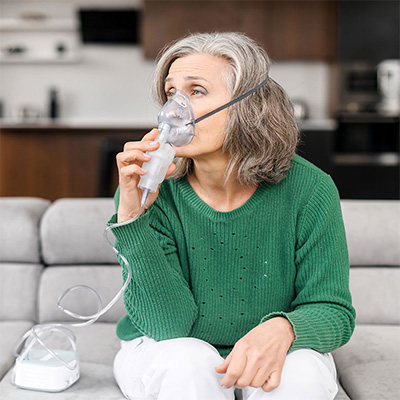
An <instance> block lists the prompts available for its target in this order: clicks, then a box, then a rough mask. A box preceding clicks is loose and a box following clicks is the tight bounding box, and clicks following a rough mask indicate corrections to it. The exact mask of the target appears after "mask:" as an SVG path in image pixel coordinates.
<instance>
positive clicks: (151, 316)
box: [108, 191, 197, 340]
mask: <svg viewBox="0 0 400 400" xmlns="http://www.w3.org/2000/svg"><path fill="white" fill-rule="evenodd" d="M118 198H119V193H118V191H117V193H116V196H115V201H116V208H117V209H118V202H119V201H118ZM150 221H152V223H150ZM115 222H116V214H115V215H114V216H113V217H112V218H111V219H110V221H109V222H108V225H112V224H113V223H115ZM151 225H152V226H151ZM168 225H169V224H168V220H167V218H166V217H165V216H164V215H163V214H162V213H160V212H158V213H157V210H156V207H155V206H154V205H153V206H151V207H150V208H149V210H148V211H147V212H146V213H145V214H144V215H143V216H141V217H139V218H138V219H137V220H136V221H134V222H132V223H130V224H127V225H124V226H121V227H116V228H114V229H113V230H112V231H113V233H114V235H115V247H116V249H117V250H118V251H119V252H120V253H121V254H123V256H124V257H125V258H126V259H127V261H128V263H129V265H130V267H131V269H132V279H131V281H130V283H129V285H128V287H127V289H126V290H125V294H124V303H125V308H126V310H127V313H128V316H129V319H130V322H131V323H132V324H133V326H134V327H135V328H136V329H138V330H139V331H140V332H141V333H142V334H143V335H146V336H148V337H151V338H153V339H155V340H166V339H172V338H176V337H185V336H188V335H189V332H190V330H191V328H192V326H193V323H194V321H195V318H196V316H197V305H196V304H195V301H194V298H193V295H192V292H191V290H190V288H189V284H188V282H187V281H186V279H185V278H184V276H183V273H182V269H181V266H180V263H179V257H178V254H177V249H176V246H175V241H174V239H173V234H172V232H171V231H170V230H169V226H168ZM119 261H120V264H121V265H122V267H123V278H124V281H125V280H126V278H127V274H128V271H127V269H126V266H125V264H124V263H123V262H122V260H121V259H120V258H119Z"/></svg>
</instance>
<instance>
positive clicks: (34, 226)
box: [0, 197, 50, 263]
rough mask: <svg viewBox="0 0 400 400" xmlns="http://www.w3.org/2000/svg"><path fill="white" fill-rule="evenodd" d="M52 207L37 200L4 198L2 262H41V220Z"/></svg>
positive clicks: (0, 210) (0, 200)
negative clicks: (48, 208)
mask: <svg viewBox="0 0 400 400" xmlns="http://www.w3.org/2000/svg"><path fill="white" fill-rule="evenodd" d="M49 205H50V201H48V200H44V199H39V198H35V197H3V198H0V215H1V225H0V243H1V246H0V261H2V262H27V263H38V262H40V250H39V249H40V248H39V220H40V218H41V217H42V215H43V213H44V211H45V210H46V208H47V207H48V206H49Z"/></svg>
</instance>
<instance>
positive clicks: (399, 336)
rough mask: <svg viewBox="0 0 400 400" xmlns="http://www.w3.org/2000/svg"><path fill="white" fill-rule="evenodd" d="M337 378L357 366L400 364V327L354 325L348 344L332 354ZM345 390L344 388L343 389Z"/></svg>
mask: <svg viewBox="0 0 400 400" xmlns="http://www.w3.org/2000/svg"><path fill="white" fill-rule="evenodd" d="M333 356H334V358H335V362H336V367H337V370H338V376H339V378H340V380H341V379H342V375H343V374H344V372H343V371H346V370H348V369H349V368H350V367H353V366H357V365H364V364H368V363H375V362H385V361H390V362H392V361H393V362H400V326H398V325H361V324H360V325H356V328H355V330H354V333H353V336H352V337H351V339H350V341H349V343H347V344H346V345H345V346H343V347H340V348H339V349H337V350H335V351H334V352H333ZM344 389H345V390H346V387H344Z"/></svg>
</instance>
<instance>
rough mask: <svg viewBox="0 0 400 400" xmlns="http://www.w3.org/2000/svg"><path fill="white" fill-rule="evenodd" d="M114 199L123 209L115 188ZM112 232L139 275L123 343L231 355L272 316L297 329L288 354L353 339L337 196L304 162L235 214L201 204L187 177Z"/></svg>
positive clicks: (128, 295) (127, 298)
mask: <svg viewBox="0 0 400 400" xmlns="http://www.w3.org/2000/svg"><path fill="white" fill-rule="evenodd" d="M115 200H116V207H117V208H118V202H119V192H118V191H117V193H116V196H115ZM115 222H116V214H115V215H114V216H113V217H112V218H111V219H110V221H109V224H112V223H115ZM113 233H114V235H115V237H116V247H117V248H118V250H119V251H120V252H121V253H122V254H123V255H124V256H125V257H126V258H127V260H128V261H129V264H130V265H131V267H132V271H133V277H132V281H131V283H130V284H129V286H128V288H127V289H126V291H125V295H124V302H125V307H126V310H127V315H126V316H125V317H123V318H122V319H121V320H120V321H119V323H118V326H117V335H118V337H119V338H120V339H123V340H131V339H134V338H136V337H139V336H142V335H146V336H149V337H151V338H153V339H155V340H165V339H171V338H178V337H195V338H199V339H202V340H205V341H206V342H209V343H211V344H212V345H214V346H215V347H216V348H217V349H218V351H219V352H220V354H221V355H226V354H227V353H229V352H230V350H231V349H232V347H233V345H234V344H235V342H236V341H237V340H239V339H240V338H241V337H243V336H244V335H245V334H246V333H247V332H249V331H250V330H251V329H252V328H254V327H255V326H257V325H258V324H260V323H262V322H264V321H267V320H268V319H270V318H273V317H276V316H285V317H286V318H287V319H288V320H289V321H290V322H291V324H292V325H293V328H294V332H295V340H294V342H293V345H292V347H291V349H290V350H291V351H292V350H296V349H300V348H312V349H314V350H317V351H319V352H330V351H332V350H334V349H336V348H338V347H340V346H342V345H343V344H345V343H346V342H347V341H348V340H349V339H350V336H351V334H352V332H353V329H354V318H355V311H354V309H353V307H352V305H351V296H350V292H349V280H348V279H349V261H348V254H347V245H346V238H345V231H344V226H343V219H342V215H341V209H340V202H339V196H338V193H337V190H336V187H335V185H334V183H333V182H332V180H331V178H330V177H329V176H328V175H326V174H325V173H324V172H322V171H321V170H319V169H318V168H316V167H315V166H313V165H312V164H310V163H308V162H307V161H305V160H304V159H302V158H301V157H299V156H295V158H294V160H293V162H292V166H291V169H290V170H289V172H288V174H287V176H286V178H285V179H283V180H282V181H281V182H279V183H277V184H262V185H260V186H259V187H258V189H257V190H256V192H255V193H254V194H253V196H252V197H251V198H250V199H249V200H248V201H247V202H246V203H245V204H244V205H242V206H241V207H239V208H237V209H235V210H232V211H229V212H220V211H216V210H215V209H213V208H211V207H210V206H208V205H207V204H206V203H204V202H203V201H202V200H201V199H200V198H199V197H198V196H197V194H196V193H195V192H194V190H193V189H192V187H191V186H190V184H189V183H188V181H187V180H186V179H181V180H171V179H168V180H166V181H164V182H163V184H162V185H161V188H160V193H159V196H158V197H157V200H156V201H155V202H154V203H153V204H152V205H151V206H150V207H149V209H148V211H147V212H146V213H145V214H144V215H143V216H141V217H140V218H139V219H138V220H136V221H134V222H133V223H131V224H128V225H125V226H122V227H118V228H115V229H114V230H113ZM121 265H123V264H121ZM126 276H127V271H126V270H125V268H124V270H123V277H124V279H126Z"/></svg>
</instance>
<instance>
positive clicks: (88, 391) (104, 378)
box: [0, 362, 125, 400]
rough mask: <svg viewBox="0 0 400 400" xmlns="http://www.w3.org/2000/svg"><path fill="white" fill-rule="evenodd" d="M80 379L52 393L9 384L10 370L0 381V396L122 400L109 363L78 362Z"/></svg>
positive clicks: (43, 399) (10, 398)
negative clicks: (66, 387)
mask: <svg viewBox="0 0 400 400" xmlns="http://www.w3.org/2000/svg"><path fill="white" fill-rule="evenodd" d="M80 373H81V377H80V379H79V380H78V381H77V382H76V383H75V384H74V385H73V386H71V387H70V388H69V389H67V390H65V391H63V392H59V393H57V394H54V393H45V392H35V391H31V390H23V389H20V388H18V387H15V386H13V385H12V384H11V374H12V371H11V370H10V371H9V372H8V374H7V375H6V376H5V377H4V378H3V380H2V381H1V382H0V397H1V398H2V399H7V400H54V399H55V398H56V399H57V400H72V399H79V400H94V399H107V400H124V399H125V398H124V396H123V395H122V393H121V391H120V389H119V387H118V385H117V384H116V382H115V379H114V374H113V369H112V366H111V365H103V364H95V363H84V362H82V363H80Z"/></svg>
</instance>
